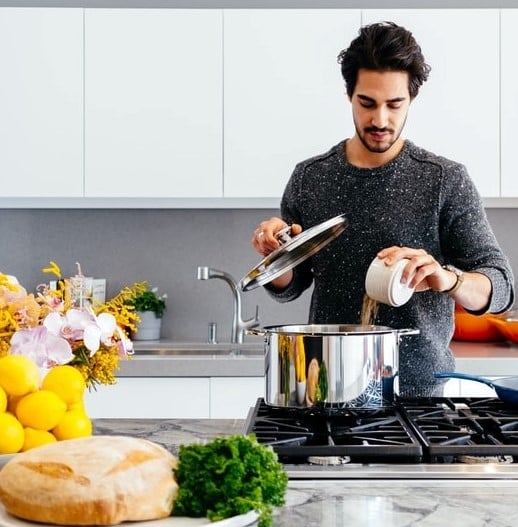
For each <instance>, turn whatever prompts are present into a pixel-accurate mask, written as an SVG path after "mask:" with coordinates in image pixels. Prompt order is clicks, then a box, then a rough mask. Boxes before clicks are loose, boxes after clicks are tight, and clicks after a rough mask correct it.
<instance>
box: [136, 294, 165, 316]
mask: <svg viewBox="0 0 518 527" xmlns="http://www.w3.org/2000/svg"><path fill="white" fill-rule="evenodd" d="M128 303H129V304H131V305H133V306H135V310H136V311H152V312H153V313H155V315H156V317H157V318H162V316H163V315H164V311H165V310H166V306H165V297H164V296H159V295H158V293H157V291H156V289H147V290H146V291H142V292H140V293H138V294H136V295H135V296H134V297H132V298H130V299H129V300H128Z"/></svg>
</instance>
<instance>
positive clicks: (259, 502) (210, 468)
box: [172, 435, 288, 527]
mask: <svg viewBox="0 0 518 527" xmlns="http://www.w3.org/2000/svg"><path fill="white" fill-rule="evenodd" d="M175 477H176V481H177V483H178V485H179V487H180V490H179V493H178V496H177V498H176V500H175V502H174V508H173V512H172V514H173V515H175V516H192V517H196V518H201V517H207V518H209V519H210V520H211V521H219V520H222V519H224V518H229V517H231V516H236V515H239V514H245V513H246V512H249V511H251V510H256V511H258V512H259V513H260V519H259V527H267V526H268V525H270V523H271V516H272V506H281V505H283V504H284V495H285V493H286V488H287V485H288V475H287V474H286V472H285V471H284V467H283V466H282V464H281V463H280V462H279V461H278V459H277V454H276V453H275V452H274V451H273V449H272V448H271V447H267V446H264V445H261V444H260V443H258V442H257V439H256V438H255V436H253V435H251V436H247V435H234V436H230V437H227V438H218V439H215V440H213V441H211V442H210V443H206V444H204V445H198V444H191V445H181V446H180V450H179V456H178V467H177V468H176V469H175Z"/></svg>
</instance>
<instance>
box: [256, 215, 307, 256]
mask: <svg viewBox="0 0 518 527" xmlns="http://www.w3.org/2000/svg"><path fill="white" fill-rule="evenodd" d="M286 227H288V224H287V223H286V222H285V221H283V220H281V218H276V217H272V218H270V219H269V220H265V221H262V222H261V223H260V224H259V225H258V226H257V228H256V229H255V231H254V236H253V237H252V245H253V246H254V249H255V250H256V251H257V252H258V253H259V254H261V255H263V256H266V255H268V254H270V253H271V252H272V251H275V249H278V248H279V247H280V246H281V243H280V242H279V240H278V239H277V236H276V234H277V233H278V232H279V231H281V230H283V229H285V228H286ZM300 232H302V227H301V226H300V225H298V224H296V223H294V224H293V225H292V226H291V233H290V236H296V235H297V234H299V233H300Z"/></svg>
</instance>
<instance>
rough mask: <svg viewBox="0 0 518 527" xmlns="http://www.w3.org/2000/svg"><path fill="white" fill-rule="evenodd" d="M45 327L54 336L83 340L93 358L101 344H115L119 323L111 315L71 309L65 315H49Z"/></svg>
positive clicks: (44, 323) (44, 322)
mask: <svg viewBox="0 0 518 527" xmlns="http://www.w3.org/2000/svg"><path fill="white" fill-rule="evenodd" d="M43 325H44V326H45V327H46V328H47V329H48V330H49V331H50V332H51V333H52V334H53V335H56V336H59V337H63V338H65V339H67V340H69V341H70V340H83V342H84V344H85V347H86V348H87V349H88V351H89V352H90V357H93V356H94V355H95V354H96V353H97V351H98V350H99V348H100V346H101V343H102V344H106V345H107V346H113V345H114V344H115V342H114V339H113V335H114V333H115V331H116V328H117V321H116V320H115V317H114V316H113V315H112V314H110V313H100V314H99V315H95V314H94V312H93V311H91V310H88V311H87V310H80V309H69V310H68V311H67V312H66V313H65V314H64V315H61V314H60V313H55V312H54V313H49V314H48V315H47V317H46V318H45V320H44V321H43Z"/></svg>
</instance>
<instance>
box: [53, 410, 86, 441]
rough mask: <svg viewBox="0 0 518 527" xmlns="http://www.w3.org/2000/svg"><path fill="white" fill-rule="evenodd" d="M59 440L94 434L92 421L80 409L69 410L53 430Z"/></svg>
mask: <svg viewBox="0 0 518 527" xmlns="http://www.w3.org/2000/svg"><path fill="white" fill-rule="evenodd" d="M52 433H53V434H54V435H55V436H56V438H57V439H58V440H59V441H62V440H63V439H74V438H76V437H84V436H90V435H92V421H91V420H90V418H89V417H88V416H87V415H86V414H85V413H84V412H81V411H80V410H69V411H68V412H67V413H66V414H65V415H64V416H63V419H61V421H60V422H59V424H58V425H57V426H56V428H54V429H53V430H52Z"/></svg>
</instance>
